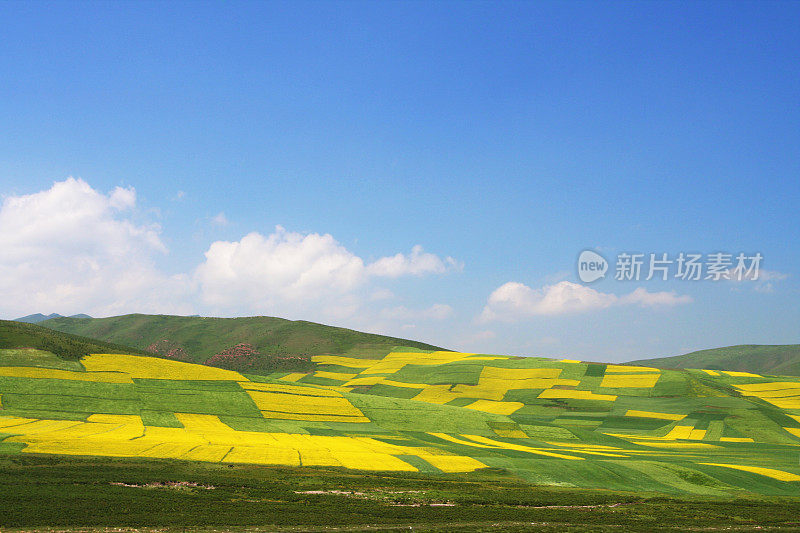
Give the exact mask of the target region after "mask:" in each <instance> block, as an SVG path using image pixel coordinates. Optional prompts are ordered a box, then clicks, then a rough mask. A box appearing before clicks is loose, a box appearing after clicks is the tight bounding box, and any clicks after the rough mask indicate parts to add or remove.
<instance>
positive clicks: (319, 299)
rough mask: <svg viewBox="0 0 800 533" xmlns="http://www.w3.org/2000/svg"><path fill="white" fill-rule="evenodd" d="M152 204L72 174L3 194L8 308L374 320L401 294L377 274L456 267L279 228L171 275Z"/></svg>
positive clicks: (1, 241) (0, 242)
mask: <svg viewBox="0 0 800 533" xmlns="http://www.w3.org/2000/svg"><path fill="white" fill-rule="evenodd" d="M147 212H148V211H147V210H144V211H143V210H142V209H141V208H139V206H138V205H137V197H136V190H135V189H134V188H132V187H128V188H125V187H116V188H115V189H113V190H112V191H110V192H108V193H104V192H101V191H98V190H95V189H93V188H92V187H91V186H90V185H89V184H88V183H86V182H85V181H83V180H82V179H75V178H68V179H66V180H64V181H61V182H57V183H55V184H53V186H52V187H51V188H49V189H47V190H44V191H40V192H37V193H34V194H29V195H17V196H8V197H6V198H5V199H4V201H3V203H2V205H1V206H0V251H2V252H1V253H0V293H2V294H3V296H4V298H3V299H2V301H0V315H2V316H7V317H13V316H18V315H21V314H28V313H31V312H39V311H41V312H51V311H55V312H59V313H62V314H70V313H78V312H85V313H89V314H93V315H98V316H103V315H111V314H121V313H125V312H145V313H154V312H159V313H161V312H163V313H192V312H196V311H197V310H198V309H197V308H196V307H195V305H194V303H195V302H202V304H204V307H201V308H200V309H202V310H203V311H204V312H206V313H207V312H220V313H225V314H230V315H241V314H253V313H269V314H276V315H279V316H293V317H296V318H306V319H309V318H310V319H326V318H327V319H332V320H338V321H342V320H346V319H348V318H349V317H353V316H355V315H356V314H358V313H365V314H369V313H372V318H375V317H377V315H378V313H379V311H378V310H377V309H374V308H371V307H370V306H375V305H377V304H376V303H375V302H378V301H380V300H386V299H389V298H392V297H393V294H392V293H391V291H389V290H388V289H386V288H381V287H376V286H374V285H373V281H377V280H379V279H385V278H396V277H399V276H420V275H423V274H429V273H430V274H435V273H440V274H441V273H445V272H448V271H450V270H452V269H454V268H456V267H457V265H458V262H457V261H455V260H454V259H452V258H446V259H441V258H440V257H438V256H436V255H434V254H431V253H427V252H424V251H423V250H422V248H421V247H419V246H415V247H414V248H413V249H412V251H411V253H410V254H408V255H404V254H397V255H394V256H391V257H384V258H380V259H378V260H377V261H376V262H375V263H372V264H370V265H367V264H366V263H365V261H364V260H363V259H362V258H361V257H359V256H357V255H356V254H354V253H352V252H351V251H349V250H348V249H347V248H345V247H344V246H343V245H341V244H340V243H339V242H337V241H336V239H334V237H333V236H332V235H330V234H319V233H309V234H301V233H296V232H291V231H288V230H286V229H285V228H283V227H281V226H277V227H276V229H275V231H274V232H273V233H272V234H270V235H266V236H264V235H262V234H260V233H257V232H253V233H249V234H247V235H245V236H244V237H242V238H241V239H240V240H238V241H216V242H213V243H212V244H211V245H210V246H209V247H208V249H207V250H206V252H205V257H204V258H203V260H202V261H201V262H199V264H197V266H196V267H195V268H192V269H190V273H184V274H178V275H174V276H170V275H167V274H165V273H164V272H163V271H162V270H160V269H159V268H158V267H157V261H158V259H159V258H160V257H161V256H163V255H164V254H166V253H167V247H166V246H165V244H164V241H163V240H162V236H161V228H160V227H159V226H158V225H157V224H151V223H146V222H141V220H143V219H146V218H147V217H146V215H147ZM212 223H214V224H217V225H224V224H226V223H227V218H226V217H225V215H224V213H219V214H218V215H217V216H215V217H213V219H212ZM448 309H449V308H446V306H445V307H437V306H433V307H431V308H430V309H427V310H424V312H422V313H421V314H416V315H415V316H418V317H420V318H424V319H430V320H437V319H439V317H440V316H443V315H445V314H447V313H448V312H451V311H452V310H451V309H450V310H449V311H448ZM408 314H409V315H411V314H414V313H412V312H410V311H409V312H408Z"/></svg>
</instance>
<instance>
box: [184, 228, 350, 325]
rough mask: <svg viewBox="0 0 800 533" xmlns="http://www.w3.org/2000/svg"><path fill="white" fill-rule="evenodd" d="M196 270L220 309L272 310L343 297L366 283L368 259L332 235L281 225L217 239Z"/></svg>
mask: <svg viewBox="0 0 800 533" xmlns="http://www.w3.org/2000/svg"><path fill="white" fill-rule="evenodd" d="M205 258H206V259H205V261H204V262H203V263H202V264H201V265H200V266H199V267H198V268H197V272H196V279H197V281H198V282H199V284H200V289H201V294H202V297H203V300H204V301H205V302H206V303H208V304H211V305H214V306H219V307H230V306H236V307H243V306H244V307H249V308H252V309H255V310H264V311H267V310H272V309H275V308H276V304H278V303H280V302H282V301H287V302H288V301H302V300H310V299H317V300H319V299H321V298H322V297H331V296H339V295H342V294H346V293H348V292H350V291H352V290H353V289H355V288H357V287H358V286H359V285H361V283H363V281H364V261H362V259H361V258H360V257H357V256H356V255H354V254H353V253H351V252H350V251H348V250H347V249H346V248H345V247H344V246H342V245H341V244H339V243H338V242H337V241H336V239H334V238H333V236H331V235H329V234H325V235H320V234H318V233H310V234H307V235H303V234H301V233H295V232H291V231H287V230H286V229H285V228H283V227H281V226H277V227H276V228H275V232H274V233H272V234H271V235H268V236H266V237H265V236H263V235H261V234H260V233H257V232H253V233H249V234H248V235H245V236H244V237H242V239H241V240H239V241H233V242H230V241H217V242H214V243H212V244H211V246H210V247H209V249H208V251H206V253H205Z"/></svg>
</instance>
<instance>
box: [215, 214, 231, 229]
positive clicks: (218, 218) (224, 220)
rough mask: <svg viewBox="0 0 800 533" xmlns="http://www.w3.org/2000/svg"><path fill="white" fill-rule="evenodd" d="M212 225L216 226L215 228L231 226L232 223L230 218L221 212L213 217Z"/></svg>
mask: <svg viewBox="0 0 800 533" xmlns="http://www.w3.org/2000/svg"><path fill="white" fill-rule="evenodd" d="M211 223H212V224H214V225H215V226H227V225H228V224H230V221H229V220H228V217H226V216H225V213H223V212H222V211H220V212H219V213H217V214H216V215H214V216H213V217H211Z"/></svg>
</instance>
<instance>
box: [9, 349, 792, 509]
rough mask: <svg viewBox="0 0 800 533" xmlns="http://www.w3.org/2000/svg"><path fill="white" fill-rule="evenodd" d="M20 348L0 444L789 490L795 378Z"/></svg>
mask: <svg viewBox="0 0 800 533" xmlns="http://www.w3.org/2000/svg"><path fill="white" fill-rule="evenodd" d="M27 355H28V357H29V358H30V360H29V361H26V360H25V356H26V354H20V353H19V351H18V350H0V406H1V407H2V410H0V454H6V455H9V456H18V457H24V456H26V455H27V456H30V455H31V454H46V455H49V456H59V455H61V456H73V457H74V456H88V457H100V458H102V457H113V458H125V457H128V458H137V459H139V460H153V461H156V460H176V461H188V462H200V463H213V464H224V465H264V466H271V467H276V468H277V467H280V468H284V467H285V468H300V469H303V468H312V469H314V468H329V469H330V468H334V469H345V470H348V471H362V472H363V471H374V472H386V473H407V474H414V475H417V474H425V475H429V476H433V477H434V478H435V477H437V476H447V475H449V476H465V477H464V478H463V479H465V480H470V479H482V478H481V477H480V476H482V475H483V474H482V473H485V472H506V473H508V475H510V476H513V477H514V478H515V479H521V480H524V481H525V482H526V483H528V484H530V485H536V486H540V487H558V488H561V489H564V488H570V487H571V488H573V489H575V488H580V489H597V490H600V489H602V490H606V491H608V490H618V491H634V492H640V493H642V492H644V493H660V494H672V495H689V496H693V497H695V496H703V497H710V498H719V497H738V496H742V495H747V494H761V495H781V496H796V495H797V494H798V491H800V466H798V463H797V453H798V451H797V450H798V449H800V448H799V447H800V378H787V377H782V378H774V377H765V376H760V375H757V374H752V373H746V372H733V371H727V372H726V371H715V370H705V371H702V370H658V369H655V368H652V367H636V366H624V365H610V364H608V365H606V364H598V363H585V362H581V361H573V360H552V359H542V358H521V357H509V356H496V355H479V354H466V353H456V352H446V351H436V352H422V351H414V350H409V349H408V348H404V349H400V350H396V351H392V352H390V353H388V354H382V353H381V354H375V355H374V356H373V357H371V358H370V357H365V354H363V353H360V354H359V357H352V356H335V355H317V356H311V357H310V363H311V364H312V365H313V368H312V369H311V370H310V371H308V372H274V373H270V374H268V375H257V374H251V373H241V372H236V371H231V370H225V369H219V368H213V367H209V366H203V365H197V364H192V363H185V362H180V361H175V360H170V359H163V358H155V357H144V356H136V355H123V354H93V355H89V356H86V357H83V358H82V359H81V360H80V361H75V362H73V364H72V366H71V367H69V368H66V367H64V366H63V364H62V362H63V360H62V359H59V358H57V357H55V356H52V355H49V354H47V353H46V352H41V351H39V352H33V351H30V352H28V353H27ZM48 363H50V364H49V365H48ZM34 365H35V366H34ZM474 476H477V477H474ZM459 479H461V478H459ZM312 488H313V486H312ZM387 509H388V507H387Z"/></svg>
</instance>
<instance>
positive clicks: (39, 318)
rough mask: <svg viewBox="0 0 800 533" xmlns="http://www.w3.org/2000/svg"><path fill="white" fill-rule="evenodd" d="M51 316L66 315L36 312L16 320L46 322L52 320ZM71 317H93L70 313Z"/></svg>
mask: <svg viewBox="0 0 800 533" xmlns="http://www.w3.org/2000/svg"><path fill="white" fill-rule="evenodd" d="M51 318H64V315H59V314H58V313H50V314H49V315H43V314H42V313H34V314H32V315H27V316H22V317H19V318H15V319H14V322H27V323H28V324H38V323H39V322H44V321H45V320H50V319H51ZM69 318H92V317H90V316H89V315H86V314H83V313H78V314H77V315H70V316H69Z"/></svg>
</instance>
